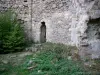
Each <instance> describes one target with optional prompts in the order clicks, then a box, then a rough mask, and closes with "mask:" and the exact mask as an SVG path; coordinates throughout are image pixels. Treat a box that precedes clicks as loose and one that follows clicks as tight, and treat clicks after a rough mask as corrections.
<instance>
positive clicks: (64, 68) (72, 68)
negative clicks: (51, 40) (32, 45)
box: [23, 43, 86, 75]
mask: <svg viewBox="0 0 100 75" xmlns="http://www.w3.org/2000/svg"><path fill="white" fill-rule="evenodd" d="M46 44H47V43H46ZM51 46H52V47H51ZM72 49H75V48H74V47H71V46H64V45H62V44H49V46H48V45H44V48H42V50H41V51H39V52H37V53H36V54H35V55H34V56H31V57H30V58H27V61H26V62H25V63H24V64H23V66H24V69H26V70H28V71H29V74H28V75H86V72H85V70H84V68H83V67H82V65H81V63H80V62H76V61H73V60H72V59H71V58H70V59H69V58H68V55H67V54H69V52H70V50H72ZM63 53H64V54H66V55H63Z"/></svg>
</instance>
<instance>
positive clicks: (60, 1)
mask: <svg viewBox="0 0 100 75" xmlns="http://www.w3.org/2000/svg"><path fill="white" fill-rule="evenodd" d="M99 5H100V0H1V1H0V6H1V7H0V10H2V9H7V8H9V7H12V8H13V9H14V10H15V11H16V12H17V13H18V18H19V19H20V20H23V21H24V25H25V26H24V27H25V31H26V33H27V36H28V38H30V39H33V40H34V41H36V42H37V41H38V42H40V34H41V30H40V28H41V25H42V22H45V25H46V41H47V42H54V43H64V44H67V45H75V46H77V47H78V48H79V54H80V56H81V57H82V58H84V57H85V56H88V57H92V58H96V57H99V55H100V53H99V44H100V42H99V39H98V38H97V37H99V30H100V29H98V28H99V24H100V23H99V22H95V23H93V22H94V21H95V20H97V21H98V18H100V6H99ZM91 20H92V21H93V22H92V21H91ZM95 34H96V35H95ZM91 37H92V38H91Z"/></svg>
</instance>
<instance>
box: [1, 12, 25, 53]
mask: <svg viewBox="0 0 100 75" xmlns="http://www.w3.org/2000/svg"><path fill="white" fill-rule="evenodd" d="M0 41H1V43H2V45H1V44H0V53H9V52H15V51H21V50H23V49H24V46H25V38H24V32H23V28H22V27H21V23H20V22H19V21H18V19H17V18H16V14H15V13H13V12H12V11H7V12H4V13H0ZM1 46H2V47H1ZM1 48H2V49H1Z"/></svg>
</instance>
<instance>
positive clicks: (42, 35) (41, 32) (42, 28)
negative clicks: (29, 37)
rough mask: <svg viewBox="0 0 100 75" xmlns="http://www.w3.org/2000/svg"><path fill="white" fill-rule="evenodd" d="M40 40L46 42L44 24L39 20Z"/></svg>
mask: <svg viewBox="0 0 100 75" xmlns="http://www.w3.org/2000/svg"><path fill="white" fill-rule="evenodd" d="M40 42H41V43H45V42H46V25H45V22H41V27H40Z"/></svg>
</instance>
